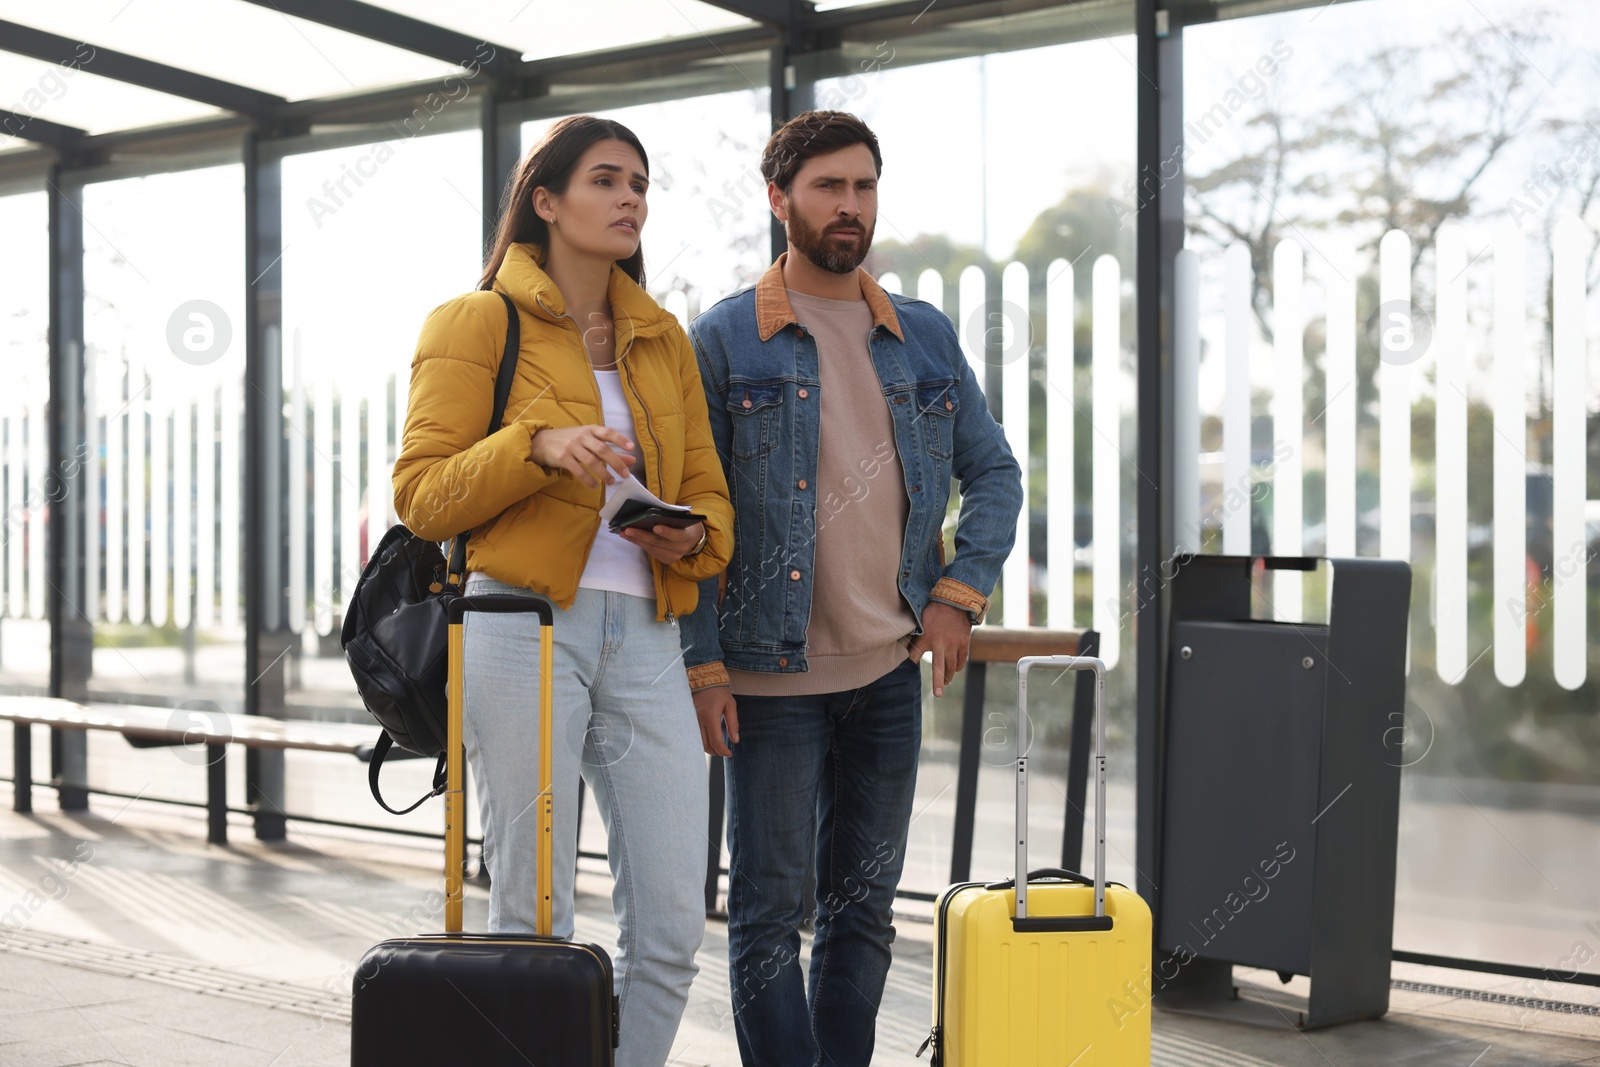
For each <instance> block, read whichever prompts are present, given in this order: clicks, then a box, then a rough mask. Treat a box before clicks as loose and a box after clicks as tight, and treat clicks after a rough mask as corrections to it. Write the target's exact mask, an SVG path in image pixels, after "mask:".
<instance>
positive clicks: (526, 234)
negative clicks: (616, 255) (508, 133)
mask: <svg viewBox="0 0 1600 1067" xmlns="http://www.w3.org/2000/svg"><path fill="white" fill-rule="evenodd" d="M613 140H614V141H621V142H622V143H624V144H626V145H627V146H628V147H630V148H632V149H633V150H634V151H635V152H638V153H639V159H640V161H641V162H643V163H644V170H645V173H646V174H649V173H650V157H649V156H647V155H645V151H644V145H642V144H640V143H639V138H638V137H636V136H634V132H633V131H632V130H630V129H628V127H626V126H624V125H623V124H622V123H620V122H616V121H614V120H612V119H602V118H596V117H595V116H593V115H573V116H571V117H570V118H564V119H562V120H561V121H560V122H558V123H556V124H555V125H554V126H552V127H550V131H549V132H548V133H546V134H545V135H544V137H543V138H542V139H541V140H540V141H539V143H538V144H536V145H534V146H533V147H532V148H530V149H529V150H528V154H527V155H526V156H524V157H523V159H522V162H521V163H520V164H519V165H518V166H517V171H516V174H515V175H514V176H513V177H512V179H511V181H510V182H509V183H508V184H507V186H506V195H505V198H504V200H503V201H502V202H501V205H500V223H499V225H497V226H496V227H495V231H494V241H493V243H491V244H490V246H489V255H488V257H487V258H486V259H485V260H484V264H483V277H482V278H480V279H478V288H479V289H492V288H494V276H495V275H496V274H498V273H499V272H500V264H501V263H503V262H505V258H506V252H507V250H509V249H510V248H511V246H512V245H513V244H527V243H532V244H536V245H539V246H540V247H541V248H544V249H547V250H548V249H549V247H550V226H549V224H548V223H546V222H545V221H544V219H542V218H540V217H539V213H538V212H536V211H534V210H533V191H534V190H535V189H537V188H539V187H540V186H544V188H546V189H548V190H550V192H551V193H553V194H554V195H556V196H560V195H561V194H563V193H565V192H566V191H567V183H568V182H570V181H571V180H572V172H573V171H574V170H575V169H577V166H578V161H579V160H580V159H582V158H583V154H584V153H585V152H587V151H588V150H589V148H590V146H591V145H595V144H598V143H599V142H601V141H613ZM617 266H619V267H621V268H622V269H623V271H624V272H625V273H626V274H627V275H628V277H630V278H632V279H633V280H634V281H636V282H638V283H639V286H640V287H641V288H643V286H644V245H643V244H641V245H640V246H639V247H638V248H637V249H636V250H635V251H634V253H633V255H631V256H629V257H628V258H627V259H619V260H617Z"/></svg>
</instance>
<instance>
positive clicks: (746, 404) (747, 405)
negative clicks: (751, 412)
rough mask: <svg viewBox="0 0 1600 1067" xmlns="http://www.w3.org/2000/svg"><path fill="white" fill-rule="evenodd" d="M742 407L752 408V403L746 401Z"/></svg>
mask: <svg viewBox="0 0 1600 1067" xmlns="http://www.w3.org/2000/svg"><path fill="white" fill-rule="evenodd" d="M742 406H744V407H749V406H750V401H748V400H746V401H745V402H744V404H743V405H742Z"/></svg>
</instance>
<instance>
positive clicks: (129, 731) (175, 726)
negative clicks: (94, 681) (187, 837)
mask: <svg viewBox="0 0 1600 1067" xmlns="http://www.w3.org/2000/svg"><path fill="white" fill-rule="evenodd" d="M0 720H10V721H11V722H12V723H14V724H16V725H15V741H14V744H13V753H12V755H13V761H12V762H13V772H12V782H13V791H14V793H13V805H12V806H13V807H14V808H15V810H16V811H18V812H21V813H24V814H26V813H28V812H31V811H32V810H33V735H32V732H31V728H32V727H33V726H36V725H37V726H49V727H53V728H55V729H60V730H106V731H110V732H113V733H119V734H121V735H122V736H123V737H125V738H127V740H128V743H129V744H131V745H134V746H135V747H138V748H147V747H154V746H160V745H174V746H175V745H183V746H189V745H205V746H206V822H207V828H206V840H207V841H208V842H209V843H211V844H214V845H225V844H227V843H228V769H227V761H226V760H225V759H224V758H223V757H224V755H225V754H226V752H227V746H228V745H230V744H237V745H244V746H245V747H247V748H257V749H291V748H293V749H305V750H310V751H315V752H348V753H350V754H351V755H354V756H357V757H358V758H361V757H363V756H368V757H370V754H371V748H372V742H373V732H374V730H375V727H374V726H370V725H365V726H364V725H358V724H355V723H330V722H307V721H302V720H286V719H271V718H266V717H264V716H260V715H229V714H226V713H223V712H214V713H208V712H201V711H199V710H196V709H184V708H152V707H137V706H132V705H127V704H80V703H78V702H76V701H73V700H63V699H61V698H58V697H28V696H15V697H9V696H8V697H0ZM49 784H50V785H51V786H53V787H54V788H55V789H57V790H58V791H60V792H62V793H65V792H67V791H69V790H78V791H80V792H88V791H89V790H88V787H87V785H85V784H80V783H76V782H67V781H63V780H59V779H57V780H53V781H51V782H50V783H49ZM279 814H281V812H280V813H279Z"/></svg>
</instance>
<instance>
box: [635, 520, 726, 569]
mask: <svg viewBox="0 0 1600 1067" xmlns="http://www.w3.org/2000/svg"><path fill="white" fill-rule="evenodd" d="M705 528H706V527H705V523H703V522H697V523H695V524H694V525H693V526H685V527H684V528H683V529H681V530H680V529H678V528H677V527H676V526H652V527H651V528H650V530H641V529H639V528H638V527H637V526H630V527H628V528H627V529H626V530H623V531H622V533H621V534H620V535H619V536H621V537H622V539H623V540H624V541H629V542H631V543H633V544H636V545H638V546H639V547H640V548H642V549H644V553H645V555H647V556H649V557H651V558H652V559H655V560H659V561H660V562H662V563H676V562H678V561H679V560H680V559H682V558H683V557H684V556H687V555H688V554H689V553H690V552H692V551H693V550H694V546H695V545H698V544H699V543H700V533H701V531H702V530H704V529H705Z"/></svg>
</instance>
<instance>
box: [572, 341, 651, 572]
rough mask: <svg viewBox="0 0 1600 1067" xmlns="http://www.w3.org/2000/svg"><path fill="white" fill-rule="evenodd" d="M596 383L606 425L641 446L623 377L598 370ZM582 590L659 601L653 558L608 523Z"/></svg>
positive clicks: (609, 489) (638, 474) (640, 470)
mask: <svg viewBox="0 0 1600 1067" xmlns="http://www.w3.org/2000/svg"><path fill="white" fill-rule="evenodd" d="M594 376H595V379H596V380H597V381H598V382H599V383H600V411H601V417H602V418H604V420H605V424H606V426H607V427H609V428H610V429H613V430H616V431H617V432H618V433H621V434H622V435H623V436H624V437H626V438H627V439H628V440H630V441H632V442H633V443H634V444H635V445H638V443H639V438H638V437H637V436H636V435H635V434H634V427H633V409H632V408H630V407H628V398H627V397H626V396H624V395H623V392H622V373H621V372H620V371H614V370H597V371H595V372H594ZM633 455H634V460H633V476H634V477H635V478H639V479H640V480H641V481H642V480H643V477H644V461H643V460H642V459H641V458H640V457H641V452H640V450H639V449H638V448H635V449H634V451H633ZM616 489H617V487H616V486H615V485H608V486H606V499H608V500H609V499H610V498H611V494H612V493H614V492H616ZM578 586H579V588H582V589H604V590H607V591H608V592H612V593H627V594H629V595H631V596H642V597H648V598H649V599H650V600H652V601H653V600H655V598H656V583H655V578H654V577H653V576H652V574H651V572H650V557H649V556H647V555H645V554H644V549H642V548H640V547H639V546H638V545H634V544H629V543H628V542H627V541H625V540H623V539H622V538H621V537H620V536H618V535H617V534H614V533H612V532H611V528H610V527H609V526H608V525H607V524H606V523H605V522H601V523H600V529H599V530H598V531H597V532H596V533H595V535H594V547H593V548H591V549H590V550H589V562H588V563H587V564H585V565H584V568H583V577H581V578H579V579H578Z"/></svg>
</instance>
